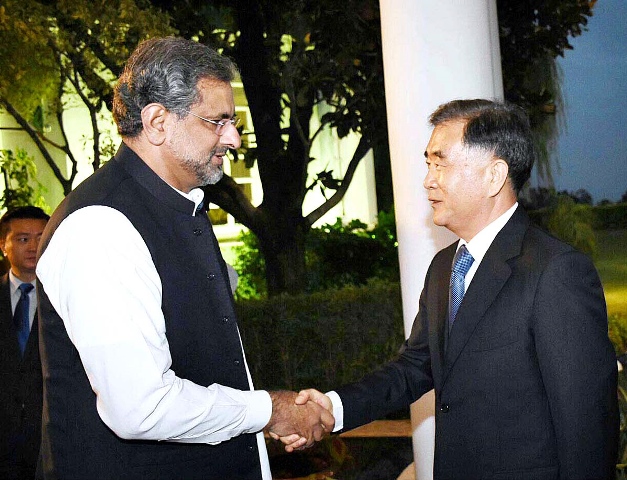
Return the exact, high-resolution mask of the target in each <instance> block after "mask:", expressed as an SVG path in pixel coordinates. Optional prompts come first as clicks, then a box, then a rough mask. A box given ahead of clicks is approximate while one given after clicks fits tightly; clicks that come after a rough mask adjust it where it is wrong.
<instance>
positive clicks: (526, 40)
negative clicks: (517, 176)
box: [497, 0, 596, 184]
mask: <svg viewBox="0 0 627 480" xmlns="http://www.w3.org/2000/svg"><path fill="white" fill-rule="evenodd" d="M595 3H596V0H592V1H588V0H522V1H521V0H497V10H498V17H499V36H500V45H501V65H502V69H503V87H504V90H505V98H506V99H507V100H509V101H512V102H514V103H516V104H518V105H521V106H522V107H524V108H525V109H526V110H527V112H528V113H529V116H530V119H531V124H532V127H533V129H534V131H535V133H536V135H537V140H538V141H537V149H538V154H539V162H538V163H537V165H536V168H537V170H538V173H539V175H540V176H541V177H542V178H544V179H546V180H547V181H548V182H549V183H550V184H552V175H551V168H550V166H551V162H550V161H551V160H552V158H551V154H552V152H553V151H554V147H555V142H556V141H557V137H558V132H559V130H560V129H561V127H562V126H563V124H564V117H563V114H564V109H563V102H562V97H561V90H560V87H561V78H560V71H559V70H558V66H557V64H556V62H555V59H556V57H558V56H562V57H563V56H564V54H565V52H566V51H567V50H571V49H572V45H571V44H570V40H571V38H573V37H577V36H579V35H581V34H582V33H583V32H584V30H585V29H586V25H587V24H588V18H589V17H590V16H591V15H592V9H593V7H594V4H595Z"/></svg>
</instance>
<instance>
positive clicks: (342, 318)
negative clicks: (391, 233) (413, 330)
mask: <svg viewBox="0 0 627 480" xmlns="http://www.w3.org/2000/svg"><path fill="white" fill-rule="evenodd" d="M236 306H237V310H238V314H239V317H240V318H241V319H242V328H241V331H242V341H243V343H244V347H245V351H246V357H247V360H248V365H249V367H250V369H251V374H252V377H253V378H254V379H255V387H256V388H263V389H277V388H288V389H295V390H299V389H301V388H307V387H315V388H319V389H321V390H326V389H330V388H334V387H337V386H338V385H341V384H344V383H347V382H351V381H355V380H358V379H359V378H361V377H362V376H363V375H364V374H365V373H367V372H369V371H371V370H373V369H374V368H376V367H377V366H379V365H381V364H383V363H385V362H386V361H387V360H389V359H391V358H392V357H394V356H395V355H396V353H397V352H398V349H399V347H400V346H401V344H402V342H403V340H404V338H405V337H404V333H403V316H402V308H401V295H400V286H399V284H398V283H384V282H376V283H370V284H368V285H365V286H361V287H357V286H347V287H345V288H342V289H339V290H329V291H325V292H317V293H313V294H310V295H297V296H289V295H281V296H277V297H273V298H271V299H268V300H265V299H264V300H258V299H256V300H239V301H238V302H237V304H236Z"/></svg>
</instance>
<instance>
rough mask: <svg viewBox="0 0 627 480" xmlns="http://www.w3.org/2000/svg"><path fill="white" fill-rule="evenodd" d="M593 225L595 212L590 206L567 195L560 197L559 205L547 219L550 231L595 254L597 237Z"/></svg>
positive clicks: (588, 252) (586, 251)
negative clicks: (576, 201)
mask: <svg viewBox="0 0 627 480" xmlns="http://www.w3.org/2000/svg"><path fill="white" fill-rule="evenodd" d="M592 225H593V214H592V211H591V209H590V207H589V206H588V205H585V204H578V203H575V201H574V200H573V199H572V198H570V197H567V196H560V197H559V199H558V202H557V206H556V207H555V209H554V210H553V211H552V212H551V214H550V216H549V218H548V221H547V228H548V230H549V232H551V233H552V234H553V235H555V236H556V237H557V238H560V239H561V240H563V241H565V242H566V243H568V244H570V245H572V246H573V247H575V248H576V249H578V250H580V251H582V252H584V253H587V254H588V255H590V256H594V254H595V252H596V237H595V234H594V230H593V228H592Z"/></svg>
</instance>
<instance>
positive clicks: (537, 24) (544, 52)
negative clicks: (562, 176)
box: [153, 0, 593, 294]
mask: <svg viewBox="0 0 627 480" xmlns="http://www.w3.org/2000/svg"><path fill="white" fill-rule="evenodd" d="M153 3H154V4H156V5H158V6H160V7H162V8H166V9H168V11H169V12H170V13H171V14H172V15H173V18H174V25H175V26H177V28H179V29H180V31H181V32H182V33H183V34H184V35H185V36H189V37H192V36H196V37H198V38H199V40H200V41H202V42H206V43H210V44H213V45H217V46H219V47H220V48H223V49H224V51H225V52H226V53H227V54H229V55H231V56H232V57H233V58H234V59H235V60H236V62H237V63H238V65H239V66H240V68H241V73H242V81H243V84H244V90H245V92H246V96H247V98H248V101H249V104H250V109H251V114H252V117H253V122H254V125H255V134H256V139H257V144H258V148H257V150H256V151H254V152H248V157H247V159H248V160H249V161H250V160H254V161H257V163H258V166H259V171H260V176H261V182H262V184H263V191H264V200H263V202H262V203H261V204H260V205H259V206H257V207H254V206H252V205H251V204H250V203H249V202H248V200H247V199H246V198H245V197H244V195H243V194H242V193H241V191H240V190H239V188H238V186H237V184H236V183H235V182H233V181H232V179H230V178H228V177H227V178H225V179H224V180H223V181H222V182H220V183H219V184H218V185H215V186H212V187H209V188H207V193H208V195H209V198H210V199H211V200H212V201H213V202H214V203H216V204H217V205H219V206H221V207H222V208H224V209H225V210H227V211H228V212H229V213H231V214H232V215H233V216H234V217H235V218H236V219H237V220H238V221H240V222H241V223H242V224H244V225H245V226H247V227H248V228H250V229H251V230H252V231H253V232H254V233H255V235H256V236H257V237H258V240H259V246H260V248H261V250H262V252H263V254H264V257H265V262H266V278H267V282H268V292H269V293H270V294H274V293H278V292H282V291H291V292H295V291H301V290H302V289H303V288H305V285H306V280H305V279H306V275H305V253H304V245H305V237H306V235H307V233H308V232H309V230H310V229H311V226H312V225H313V223H314V222H315V221H316V220H318V219H319V218H320V217H321V216H322V215H323V214H324V213H326V212H327V211H328V210H329V209H330V208H332V207H333V206H334V205H335V204H337V202H339V200H340V199H341V197H342V196H343V195H344V192H345V191H346V189H347V188H348V185H349V184H350V181H351V178H352V174H353V172H354V169H355V167H356V166H357V164H358V162H359V161H360V160H361V158H362V157H363V156H364V154H365V153H366V152H367V151H368V149H369V148H370V147H374V148H375V149H376V148H377V147H378V146H380V145H385V144H386V142H387V139H386V132H387V128H386V125H385V121H384V120H385V118H386V115H385V104H384V102H383V82H382V80H383V74H382V67H381V39H380V24H379V11H378V2H377V1H376V0H349V1H347V2H341V3H338V2H336V1H334V0H316V1H307V0H299V1H295V2H290V3H288V4H282V5H278V4H277V2H274V1H271V0H262V1H253V0H236V1H228V2H227V1H214V2H212V3H211V5H207V4H206V2H199V1H194V0H190V1H187V2H175V3H174V4H170V3H169V2H164V1H161V0H153ZM592 6H593V2H582V1H580V0H549V1H544V0H526V1H520V0H498V11H499V23H500V37H501V51H502V59H503V62H502V63H503V71H504V76H505V92H506V97H507V98H508V99H509V100H512V101H515V102H517V103H519V104H522V105H523V106H525V107H526V108H527V109H528V110H529V111H530V112H531V115H532V120H533V124H534V126H535V128H536V130H537V131H539V132H541V133H542V132H543V133H542V135H541V136H543V137H544V144H545V145H548V144H547V141H548V140H549V139H550V138H552V137H554V134H555V131H556V117H555V115H554V113H555V111H556V109H557V108H558V106H559V105H558V104H559V89H558V88H557V86H558V85H559V83H558V81H557V80H558V79H557V71H556V68H555V63H554V59H555V57H556V56H557V55H563V53H564V51H565V50H566V49H568V48H571V47H570V44H569V42H568V39H569V36H576V35H579V34H581V33H582V30H583V28H584V27H585V25H586V22H587V17H588V16H589V15H591V8H592ZM286 45H289V48H285V47H286ZM321 101H324V102H326V103H328V104H330V105H332V106H333V107H335V110H334V111H333V112H332V113H329V114H327V115H326V116H325V117H324V124H326V125H325V126H330V127H336V128H337V132H338V134H339V135H340V136H343V135H345V134H346V133H348V132H349V131H356V132H359V133H360V134H361V139H362V140H361V143H360V145H359V146H358V147H357V149H356V151H355V153H354V155H353V158H352V159H351V162H350V166H349V168H348V171H347V172H346V174H344V175H342V172H320V173H319V174H318V175H317V176H316V177H315V178H314V180H313V181H314V182H316V183H318V184H321V185H323V186H324V187H325V188H326V189H328V190H330V191H331V192H333V193H332V194H331V195H330V197H329V199H328V200H327V201H325V202H323V203H322V204H321V205H320V206H319V207H318V208H317V209H315V210H314V211H312V212H311V213H309V214H306V215H304V214H303V212H302V204H303V199H304V197H305V195H306V193H307V191H308V189H309V188H311V186H312V184H307V182H308V179H307V166H308V164H309V162H310V161H311V157H310V153H309V152H310V148H311V144H312V142H313V140H314V139H315V137H316V135H317V134H318V132H310V131H309V123H308V122H309V119H310V118H311V114H312V110H313V108H314V107H315V106H316V105H318V104H319V103H320V102H321ZM285 107H287V108H289V114H287V115H285V110H284V108H285ZM549 147H550V145H549ZM547 150H548V147H547V148H546V149H545V151H547ZM544 158H545V163H544V164H545V165H546V158H547V155H545V156H544ZM547 172H548V173H550V169H549V168H548V166H547V167H546V168H544V173H545V174H546V173H547Z"/></svg>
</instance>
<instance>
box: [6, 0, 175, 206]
mask: <svg viewBox="0 0 627 480" xmlns="http://www.w3.org/2000/svg"><path fill="white" fill-rule="evenodd" d="M173 32H174V30H173V29H171V28H170V27H169V17H168V16H167V15H164V14H162V13H160V12H159V11H157V10H156V9H151V8H147V7H146V4H145V2H143V0H137V1H135V0H113V1H107V2H89V1H86V0H71V1H68V0H60V1H57V2H40V1H36V0H5V1H3V4H2V6H0V71H2V75H0V107H2V108H3V109H5V110H6V111H7V112H8V113H9V114H11V115H12V116H13V118H14V119H15V120H16V122H17V123H18V124H19V126H20V127H21V128H22V129H23V130H24V131H25V132H26V133H27V134H28V135H29V137H30V138H31V140H32V141H33V142H34V143H35V145H36V146H37V148H39V150H40V152H41V154H42V156H43V157H44V160H45V161H46V162H47V163H48V165H49V166H50V168H51V169H52V172H53V173H54V175H55V177H56V178H57V179H58V180H59V182H60V183H61V186H62V188H63V191H64V193H66V194H67V193H69V191H70V190H71V189H72V186H73V182H74V179H75V176H76V171H77V161H76V159H75V156H74V152H72V150H71V149H70V145H69V143H68V142H67V136H68V135H67V134H68V132H66V131H65V127H64V124H63V115H62V113H63V111H64V109H65V108H66V106H67V104H68V103H70V102H73V103H72V104H73V106H74V105H76V102H81V106H83V107H85V108H86V109H87V111H88V112H89V115H90V125H91V127H92V131H91V132H90V135H89V136H88V138H86V141H87V142H88V143H89V144H90V145H91V146H92V148H91V149H88V151H90V150H91V152H92V158H91V161H92V165H93V167H94V169H96V168H98V167H99V166H100V164H101V161H100V156H101V155H103V154H105V153H106V152H108V151H110V150H111V140H110V138H109V135H108V134H107V133H108V132H107V131H106V129H105V127H104V126H105V125H109V124H110V123H111V114H110V112H109V110H108V108H107V106H108V105H110V104H111V96H112V92H113V85H114V83H115V80H116V78H117V76H118V74H119V73H120V71H121V69H122V66H123V64H124V63H125V62H126V59H127V58H128V56H129V54H130V52H131V51H132V50H133V49H134V48H135V47H136V46H137V43H138V42H139V41H140V40H142V39H144V38H148V37H151V36H155V35H165V34H169V33H173ZM59 129H60V131H59ZM59 139H62V140H61V141H60V140H59ZM58 151H60V152H61V153H62V157H61V158H63V159H64V160H63V161H64V163H65V162H66V161H68V162H69V163H70V168H68V169H66V165H65V164H64V165H57V164H56V163H55V158H57V157H56V156H55V155H53V152H54V153H59V152H58ZM66 170H67V171H66ZM66 174H67V177H66V176H65V175H66Z"/></svg>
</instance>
